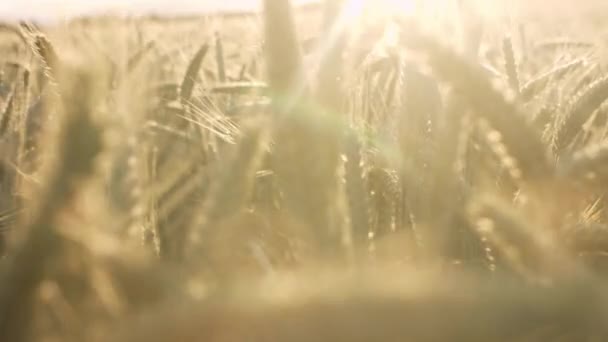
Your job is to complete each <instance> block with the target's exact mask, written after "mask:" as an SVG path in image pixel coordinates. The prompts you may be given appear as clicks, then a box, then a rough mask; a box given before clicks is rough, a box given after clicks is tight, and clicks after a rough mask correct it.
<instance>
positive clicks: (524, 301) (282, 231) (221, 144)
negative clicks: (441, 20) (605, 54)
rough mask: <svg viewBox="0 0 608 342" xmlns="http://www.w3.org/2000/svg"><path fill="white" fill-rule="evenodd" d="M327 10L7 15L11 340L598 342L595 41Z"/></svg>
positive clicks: (4, 273)
mask: <svg viewBox="0 0 608 342" xmlns="http://www.w3.org/2000/svg"><path fill="white" fill-rule="evenodd" d="M463 10H464V9H463ZM322 17H323V19H322V21H321V24H320V28H319V31H320V34H319V35H318V38H316V39H314V41H312V40H304V39H299V38H298V33H299V32H300V31H299V30H298V29H297V27H296V24H295V23H294V17H293V13H292V9H291V7H290V4H289V2H288V1H287V0H266V1H265V2H264V15H263V17H262V19H263V26H264V30H263V36H264V39H263V44H259V45H261V49H258V48H255V49H253V50H255V51H245V50H246V49H243V50H244V51H245V52H243V51H240V53H241V56H240V57H241V58H236V59H235V58H233V56H231V54H232V53H233V52H232V51H231V50H230V46H231V44H232V45H235V44H243V42H233V41H230V40H229V39H227V38H225V37H227V36H228V35H227V33H225V32H224V31H222V30H221V28H222V27H221V26H220V29H218V30H217V31H213V30H212V31H211V32H210V33H209V34H207V35H206V36H205V37H206V38H205V39H206V40H204V41H203V42H201V43H200V45H197V46H195V47H194V48H193V49H191V50H192V53H191V54H190V55H189V57H188V58H187V59H188V62H187V63H184V64H181V63H179V62H178V59H179V58H178V57H180V56H179V54H181V55H182V56H183V54H185V52H184V51H185V50H183V51H177V52H176V50H175V47H174V46H167V45H165V44H166V43H165V42H162V41H160V40H155V39H149V40H146V39H145V37H146V36H150V34H149V32H146V31H145V29H144V28H142V27H140V26H139V24H138V23H137V22H127V23H124V22H123V21H120V23H121V24H120V25H123V27H128V28H129V30H131V29H132V30H133V31H134V32H135V33H136V35H135V36H136V37H135V38H133V39H131V41H125V42H116V41H114V42H112V43H114V44H115V45H111V44H110V46H111V51H113V52H115V53H116V54H115V55H114V54H111V53H108V52H104V51H108V49H105V50H104V49H103V48H102V47H100V46H99V45H100V44H102V42H103V40H101V39H99V38H98V37H97V38H95V37H94V36H95V35H96V34H97V33H96V31H95V30H94V27H87V28H86V29H85V30H83V33H82V34H81V35H78V34H76V33H68V32H65V31H62V29H61V30H58V31H59V33H58V32H57V31H52V32H51V33H48V34H47V33H45V32H43V31H41V29H39V28H37V27H34V26H33V25H28V24H22V25H21V26H19V27H7V28H2V30H3V31H2V32H1V33H0V34H2V37H3V41H0V44H1V45H2V49H3V50H2V51H3V52H2V53H3V55H2V56H0V58H2V59H1V60H0V62H2V65H1V69H0V70H1V73H0V115H1V116H0V143H1V145H0V149H1V151H2V155H1V156H2V159H1V160H2V167H1V168H0V176H1V182H2V183H1V186H0V190H1V194H2V196H1V197H0V210H1V213H2V214H1V215H0V225H1V227H2V228H1V229H0V234H1V235H0V236H1V237H2V242H3V243H4V245H3V248H4V250H3V254H4V257H3V259H2V260H1V261H0V340H2V341H16V342H19V341H25V340H32V341H38V340H42V341H125V342H126V341H242V340H255V341H257V340H263V341H308V340H321V341H385V340H389V341H394V340H399V341H401V340H404V341H547V340H559V341H603V340H605V339H606V338H608V331H606V329H605V328H604V326H605V323H606V319H607V316H606V315H607V314H608V312H607V308H608V306H607V305H608V302H605V301H606V300H608V298H605V297H606V290H605V288H604V285H605V274H606V270H607V269H606V267H607V266H608V265H606V261H605V260H606V254H605V253H606V252H608V242H606V241H608V231H607V230H608V226H607V224H608V223H607V222H608V221H607V220H608V218H607V217H606V216H605V212H606V211H605V210H604V203H605V199H604V191H605V189H604V188H603V186H604V185H605V184H606V180H605V177H606V176H607V175H608V174H607V172H608V171H606V170H605V167H604V165H605V164H606V161H604V155H606V156H608V145H607V144H606V142H605V139H606V134H607V132H606V127H608V125H607V124H606V115H608V113H607V112H606V109H605V107H604V102H605V100H606V99H608V90H607V85H608V81H607V78H606V77H608V76H605V75H604V74H603V69H602V65H601V61H600V60H599V57H598V54H597V51H596V50H597V47H596V46H595V45H594V44H590V43H587V42H577V41H570V40H563V41H551V42H541V43H539V44H537V45H535V46H532V45H531V44H530V42H533V40H531V39H530V38H528V37H525V32H523V30H522V32H521V37H520V38H518V39H514V38H512V37H511V36H505V38H504V39H500V40H498V41H497V42H495V41H484V44H485V45H484V46H480V44H481V43H482V41H483V39H482V36H483V29H484V27H483V25H482V24H481V23H480V22H479V21H477V20H476V18H475V15H474V13H463V17H467V18H468V19H467V20H466V21H464V22H463V23H462V27H461V30H462V33H463V44H462V46H460V47H458V46H453V45H448V44H444V43H442V41H441V39H440V38H438V37H436V35H434V34H430V33H427V32H426V31H424V30H423V29H421V27H422V26H423V25H420V23H417V22H415V21H412V20H401V19H399V18H393V19H392V20H390V21H386V22H382V23H381V24H378V25H376V26H373V27H371V26H370V27H369V28H366V30H363V31H368V32H375V31H376V29H377V28H378V27H380V29H379V30H377V31H379V33H378V34H370V35H369V36H370V37H371V38H370V37H363V36H355V35H354V34H352V31H351V30H350V29H346V26H347V23H346V20H345V18H344V15H343V13H342V11H341V7H340V2H339V1H327V2H326V4H325V5H324V6H323V11H322ZM108 20H110V22H111V21H112V20H114V19H111V18H110V19H108ZM242 20H245V19H242ZM247 20H248V19H247ZM311 22H315V21H311ZM311 22H308V24H309V25H311V24H310V23H311ZM89 25H92V26H94V25H95V24H89ZM112 25H113V24H112ZM164 25H167V27H169V26H170V25H171V24H170V22H169V23H166V24H164ZM205 25H211V24H209V23H208V22H205ZM226 30H228V29H227V28H226ZM113 33H114V34H116V32H113ZM156 34H159V33H158V32H155V33H153V34H152V37H154V35H156ZM524 38H525V39H524ZM260 39H261V38H260ZM5 42H6V44H4V43H5ZM106 43H107V42H106ZM185 43H187V42H185ZM190 43H191V42H190ZM121 44H124V46H123V45H121ZM133 45H134V46H136V49H135V51H132V49H125V46H133ZM480 47H481V48H484V49H486V50H487V51H488V53H486V54H485V56H484V57H483V58H479V57H478V56H479V55H481V54H480V53H479V52H480V51H479V50H480ZM459 49H460V50H463V51H462V52H457V51H459ZM123 51H131V52H130V53H124V52H123ZM547 65H550V66H549V67H547ZM605 240H606V241H605Z"/></svg>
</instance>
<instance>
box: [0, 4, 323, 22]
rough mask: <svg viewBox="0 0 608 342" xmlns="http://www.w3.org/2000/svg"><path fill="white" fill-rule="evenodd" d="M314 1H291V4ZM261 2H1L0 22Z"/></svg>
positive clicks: (229, 8)
mask: <svg viewBox="0 0 608 342" xmlns="http://www.w3.org/2000/svg"><path fill="white" fill-rule="evenodd" d="M314 1H315V0H292V2H293V3H294V4H301V3H308V2H314ZM261 3H262V0H222V1H218V0H127V1H125V0H3V1H0V20H21V19H31V20H45V21H46V20H55V19H58V18H62V17H74V16H81V15H92V14H101V13H129V14H135V15H143V14H161V15H163V14H166V15H180V14H181V15H184V14H197V13H205V12H222V11H241V10H246V11H249V10H257V9H260V8H261Z"/></svg>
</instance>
